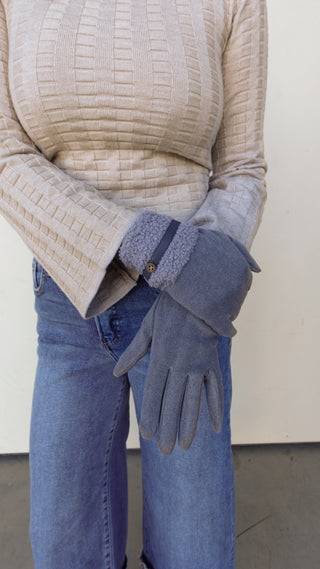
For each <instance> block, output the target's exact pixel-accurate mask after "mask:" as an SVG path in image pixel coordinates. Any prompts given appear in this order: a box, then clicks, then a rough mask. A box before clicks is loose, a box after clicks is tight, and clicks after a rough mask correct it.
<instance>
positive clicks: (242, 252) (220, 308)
mask: <svg viewBox="0 0 320 569" xmlns="http://www.w3.org/2000/svg"><path fill="white" fill-rule="evenodd" d="M251 271H254V272H257V273H258V272H260V271H261V269H260V267H259V266H258V265H257V263H256V262H255V260H254V259H253V257H252V256H251V255H250V253H248V251H247V249H246V248H245V247H244V245H242V244H241V243H240V242H239V241H237V240H236V239H233V238H232V237H230V236H229V235H227V234H226V233H221V232H220V231H209V230H207V229H201V228H200V229H199V236H198V240H197V243H196V245H195V247H194V249H193V251H192V254H191V257H190V259H189V261H188V262H187V263H186V264H185V265H184V267H183V269H182V271H181V272H180V273H179V275H178V277H177V278H176V280H175V281H174V283H172V284H170V285H169V286H167V287H166V288H165V290H166V292H167V293H168V294H169V295H170V296H171V297H172V298H173V299H174V300H176V301H177V302H179V303H180V304H182V306H184V307H185V308H186V309H187V310H189V311H190V312H192V313H193V314H194V315H195V316H197V317H198V318H201V319H202V320H204V321H205V322H206V323H207V324H208V325H209V326H211V328H213V329H214V330H215V331H216V332H217V333H218V334H221V335H222V336H228V337H232V336H234V335H235V334H236V329H235V328H234V326H233V325H232V320H234V319H235V318H236V317H237V316H238V314H239V312H240V308H241V306H242V304H243V302H244V300H245V297H246V296H247V293H248V291H249V289H250V287H251V284H252V274H251Z"/></svg>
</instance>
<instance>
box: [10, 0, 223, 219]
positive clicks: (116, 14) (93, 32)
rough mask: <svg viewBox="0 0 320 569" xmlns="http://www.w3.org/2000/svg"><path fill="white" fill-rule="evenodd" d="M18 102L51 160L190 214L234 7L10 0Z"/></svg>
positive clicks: (147, 203)
mask: <svg viewBox="0 0 320 569" xmlns="http://www.w3.org/2000/svg"><path fill="white" fill-rule="evenodd" d="M3 3H4V6H5V9H6V14H7V22H8V36H9V78H10V89H11V95H12V99H13V103H14V106H15V109H16V112H17V115H18V118H19V120H20V122H21V124H22V125H23V127H24V129H25V130H26V132H27V133H28V135H29V136H30V138H31V139H32V140H33V141H34V143H35V144H36V145H37V147H38V148H39V149H40V150H41V151H42V152H43V153H44V155H45V156H46V157H47V158H48V159H49V160H51V161H52V162H53V163H55V164H56V165H57V166H59V167H60V168H62V169H64V170H65V171H67V172H68V173H70V174H71V175H72V176H74V177H78V178H80V179H82V180H86V181H88V182H89V183H91V184H93V185H94V186H95V187H97V188H98V189H99V190H101V191H103V192H104V193H105V195H106V197H110V198H112V199H113V200H115V201H118V202H121V203H126V204H127V205H128V206H132V207H150V208H152V209H155V210H158V211H164V212H166V213H170V214H171V215H173V216H175V217H177V218H179V217H180V218H182V217H184V215H186V214H187V213H188V212H189V211H190V210H191V209H192V207H193V206H194V205H195V204H196V203H199V201H201V199H202V198H203V196H204V194H205V193H206V191H207V186H208V176H209V171H210V167H211V149H212V146H213V144H214V141H215V139H216V135H217V131H218V128H219V126H220V122H221V118H222V111H223V78H222V72H221V57H222V53H223V49H224V46H225V43H226V40H227V37H228V33H229V31H230V11H231V8H230V5H231V3H232V0H108V1H106V0H57V1H50V0H4V2H3Z"/></svg>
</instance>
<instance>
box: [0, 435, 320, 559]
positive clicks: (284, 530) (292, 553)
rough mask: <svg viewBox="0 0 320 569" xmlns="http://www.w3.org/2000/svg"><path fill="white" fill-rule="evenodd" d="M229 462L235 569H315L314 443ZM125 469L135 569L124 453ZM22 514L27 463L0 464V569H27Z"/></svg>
mask: <svg viewBox="0 0 320 569" xmlns="http://www.w3.org/2000/svg"><path fill="white" fill-rule="evenodd" d="M233 456H234V470H235V480H236V526H237V564H236V569H320V485H319V475H320V443H319V444H311V443H309V444H288V445H257V446H256V445H251V446H239V445H237V446H234V447H233ZM128 468H129V480H130V486H129V499H130V511H129V540H128V556H129V567H130V569H138V567H139V564H138V560H137V557H138V553H139V548H140V543H141V508H140V503H141V483H140V456H139V451H128ZM28 511H29V481H28V457H27V455H19V456H11V455H10V456H0V567H1V569H33V564H32V556H31V551H30V546H29V542H28ZM61 569H63V568H61ZM177 569H179V568H177ZM199 569H211V568H199ZM219 569H223V567H221V568H219Z"/></svg>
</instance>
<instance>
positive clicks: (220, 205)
mask: <svg viewBox="0 0 320 569" xmlns="http://www.w3.org/2000/svg"><path fill="white" fill-rule="evenodd" d="M267 50H268V27H267V7H266V0H234V7H233V13H232V21H231V30H230V34H229V36H228V40H227V42H226V46H225V49H224V52H223V56H222V74H223V91H224V107H223V116H222V120H221V124H220V127H219V132H218V135H217V138H216V141H215V144H214V146H213V148H212V172H211V176H210V180H209V190H208V193H207V196H206V199H205V201H204V202H203V203H202V204H201V206H200V207H199V209H198V210H197V211H196V212H194V213H193V214H192V216H190V218H189V220H188V221H189V222H190V223H192V224H194V225H197V226H202V227H205V228H207V229H217V230H220V231H223V232H224V233H227V234H229V235H231V236H232V237H234V238H235V239H237V240H238V241H240V242H241V243H242V244H243V245H245V246H246V247H247V249H249V250H250V247H251V245H252V241H253V239H254V237H255V234H256V232H257V230H258V227H259V224H260V222H261V217H262V213H263V208H264V204H265V200H266V183H265V174H266V172H267V163H266V161H265V159H264V142H263V124H264V112H265V100H266V85H267V57H268V56H267Z"/></svg>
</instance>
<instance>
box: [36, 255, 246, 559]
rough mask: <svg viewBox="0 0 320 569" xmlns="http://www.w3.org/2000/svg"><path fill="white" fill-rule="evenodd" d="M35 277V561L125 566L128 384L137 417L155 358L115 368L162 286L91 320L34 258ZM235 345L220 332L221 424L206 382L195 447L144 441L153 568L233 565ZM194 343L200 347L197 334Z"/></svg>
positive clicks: (146, 551) (140, 291)
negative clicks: (119, 371)
mask: <svg viewBox="0 0 320 569" xmlns="http://www.w3.org/2000/svg"><path fill="white" fill-rule="evenodd" d="M33 283H34V293H35V309H36V312H37V318H38V320H37V332H38V366H37V373H36V379H35V386H34V395H33V408H32V419H31V430H30V476H31V519H30V539H31V545H32V551H33V556H34V565H35V569H122V568H124V567H127V559H126V553H125V551H126V539H127V470H126V438H127V435H128V429H129V391H130V387H131V389H132V392H133V396H134V401H135V406H136V412H137V417H138V418H139V415H140V409H141V400H142V393H143V385H144V379H145V374H146V370H147V366H148V355H147V356H145V357H144V358H143V359H142V360H141V361H140V362H138V364H137V365H136V366H135V367H134V369H133V370H131V372H130V373H129V374H128V375H125V376H122V377H121V378H115V377H114V376H113V374H112V369H113V366H114V364H115V361H116V360H117V359H118V357H119V356H120V354H121V353H122V352H123V350H124V349H125V348H126V346H127V345H128V344H129V343H130V341H131V339H132V338H133V336H134V335H135V333H136V331H137V330H138V328H139V326H140V323H141V321H142V319H143V317H144V316H145V314H146V312H147V311H148V309H149V308H150V306H151V305H152V303H153V302H154V300H155V298H156V295H157V294H158V293H157V291H154V290H152V289H151V288H150V287H149V286H148V285H147V284H146V283H145V282H144V281H143V280H142V279H141V280H140V281H139V283H138V285H137V286H136V287H135V288H134V289H133V290H132V291H130V293H129V294H128V295H127V296H126V297H125V298H123V299H121V300H120V301H119V302H117V303H116V304H115V305H114V306H112V307H111V308H110V309H108V310H106V311H105V312H103V313H102V314H100V315H99V316H98V317H96V318H93V319H90V320H84V319H83V318H82V317H81V316H80V314H79V313H78V311H77V310H76V309H75V308H74V306H73V305H72V304H71V302H70V301H69V300H68V299H67V297H66V296H65V295H64V293H63V292H62V291H61V289H60V288H59V287H58V286H57V285H56V283H55V282H54V280H53V279H52V278H51V277H50V276H49V275H48V274H47V273H46V271H45V270H44V269H43V267H42V266H41V265H40V264H39V263H38V261H36V260H35V259H34V260H33ZM230 348H231V341H230V340H229V339H228V338H224V337H219V343H218V350H219V358H220V365H221V369H222V374H223V382H224V422H223V428H222V431H221V432H220V433H219V434H217V433H215V432H214V431H213V429H212V427H211V425H210V416H209V412H208V409H207V404H206V398H205V392H204V391H203V394H202V395H203V397H202V401H201V406H200V417H199V423H198V426H197V432H196V436H195V439H194V441H193V443H192V445H191V447H190V449H189V450H188V451H183V450H181V449H180V448H179V446H177V445H176V447H175V449H174V451H173V453H172V454H171V455H169V456H163V455H162V454H160V452H159V451H158V449H157V446H156V443H155V440H151V441H146V440H144V439H141V440H140V443H141V457H142V473H143V548H142V554H141V566H142V567H144V568H146V569H196V568H197V569H234V565H235V519H234V518H235V512H234V477H233V460H232V450H231V436H230V405H231V395H232V384H231V371H230ZM194 351H195V356H196V353H197V342H196V338H195V345H194ZM129 562H130V560H129ZM129 564H130V563H129Z"/></svg>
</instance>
